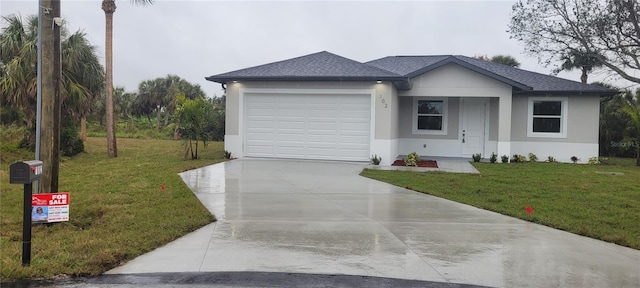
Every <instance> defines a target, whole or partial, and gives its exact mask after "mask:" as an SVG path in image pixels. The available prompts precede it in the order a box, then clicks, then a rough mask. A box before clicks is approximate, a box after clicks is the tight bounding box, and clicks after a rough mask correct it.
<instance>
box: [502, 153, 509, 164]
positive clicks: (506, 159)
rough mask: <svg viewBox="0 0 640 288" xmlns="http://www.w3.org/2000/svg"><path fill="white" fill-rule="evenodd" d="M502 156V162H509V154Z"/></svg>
mask: <svg viewBox="0 0 640 288" xmlns="http://www.w3.org/2000/svg"><path fill="white" fill-rule="evenodd" d="M500 158H502V163H509V156H507V155H502V156H501V157H500Z"/></svg>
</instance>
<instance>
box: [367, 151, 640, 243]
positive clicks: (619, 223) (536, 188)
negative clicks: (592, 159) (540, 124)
mask: <svg viewBox="0 0 640 288" xmlns="http://www.w3.org/2000/svg"><path fill="white" fill-rule="evenodd" d="M607 163H613V164H607V165H575V164H562V163H519V164H489V163H474V164H473V165H474V166H475V167H476V168H477V169H478V170H479V171H480V172H481V174H480V175H477V174H476V175H470V174H454V173H437V172H436V173H433V172H431V173H430V172H424V173H416V172H410V171H381V170H369V169H366V170H364V171H363V172H362V174H361V175H363V176H365V177H369V178H373V179H377V180H380V181H384V182H388V183H391V184H393V185H397V186H400V187H406V188H408V189H411V190H415V191H419V192H423V193H427V194H431V195H434V196H438V197H442V198H445V199H450V200H453V201H456V202H460V203H465V204H469V205H472V206H476V207H479V208H482V209H487V210H491V211H495V212H498V213H501V214H504V215H509V216H513V217H517V218H520V219H524V220H527V221H531V222H535V223H540V224H543V225H546V226H550V227H553V228H558V229H562V230H566V231H569V232H572V233H575V234H580V235H584V236H588V237H592V238H596V239H601V240H604V241H608V242H613V243H616V244H619V245H623V246H627V247H631V248H635V249H640V225H639V224H638V223H640V167H636V166H633V163H634V159H623V160H622V159H610V160H608V161H607ZM597 172H623V173H624V175H618V176H614V175H607V174H600V173H597ZM527 206H531V207H532V208H533V209H534V212H533V213H532V214H531V215H528V214H527V213H526V212H525V208H526V207H527Z"/></svg>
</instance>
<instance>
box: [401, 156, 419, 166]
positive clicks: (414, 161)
mask: <svg viewBox="0 0 640 288" xmlns="http://www.w3.org/2000/svg"><path fill="white" fill-rule="evenodd" d="M418 159H420V155H418V153H416V152H411V153H409V155H407V159H406V160H404V163H405V164H406V165H407V166H413V167H415V166H418Z"/></svg>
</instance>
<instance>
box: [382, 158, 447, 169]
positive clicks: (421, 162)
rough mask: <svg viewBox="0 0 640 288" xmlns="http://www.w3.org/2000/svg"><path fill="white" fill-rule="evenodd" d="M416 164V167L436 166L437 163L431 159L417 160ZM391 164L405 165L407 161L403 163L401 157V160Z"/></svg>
mask: <svg viewBox="0 0 640 288" xmlns="http://www.w3.org/2000/svg"><path fill="white" fill-rule="evenodd" d="M416 164H417V166H418V167H425V168H438V163H437V162H436V161H433V160H418V161H417V162H416ZM391 166H407V163H405V162H404V160H403V159H401V160H396V161H394V162H393V164H391Z"/></svg>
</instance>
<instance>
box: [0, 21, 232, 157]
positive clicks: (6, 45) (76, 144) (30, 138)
mask: <svg viewBox="0 0 640 288" xmlns="http://www.w3.org/2000/svg"><path fill="white" fill-rule="evenodd" d="M2 20H3V21H4V22H5V23H6V24H7V25H6V26H5V28H4V29H3V30H2V33H1V34H0V52H1V53H0V75H1V76H2V77H1V78H0V121H1V122H2V123H3V124H9V123H16V124H19V125H24V126H26V127H28V128H29V130H28V131H29V133H28V135H25V138H24V140H23V143H22V146H24V147H29V148H31V149H33V148H34V145H35V133H36V129H35V127H36V95H37V93H36V92H37V69H38V67H37V63H38V62H37V47H36V45H37V32H38V27H37V25H38V19H37V17H35V16H28V17H26V18H25V19H22V18H21V17H20V16H17V15H9V16H4V17H3V19H2ZM61 38H62V39H61V54H62V55H61V59H62V67H61V68H62V73H61V74H62V81H61V87H60V96H61V101H62V113H61V114H62V124H61V127H62V132H61V141H60V151H61V152H62V154H63V155H65V156H72V155H75V154H77V153H79V152H81V151H83V150H84V146H83V142H82V140H83V139H86V135H87V128H86V127H87V121H94V122H95V123H97V124H98V125H99V126H100V127H102V128H101V129H106V127H107V126H108V125H107V123H108V121H109V120H108V119H107V118H108V117H107V105H106V104H107V103H108V101H107V100H106V91H105V89H104V87H105V86H104V85H105V81H106V79H105V69H104V67H103V66H102V65H101V64H100V62H99V60H98V56H97V54H96V48H95V46H92V45H91V44H90V43H89V41H88V40H87V38H86V34H84V33H83V32H82V31H77V32H75V33H69V32H68V31H66V30H65V29H62V33H61ZM113 91H114V93H113V105H114V116H113V117H114V121H115V122H118V123H121V122H128V123H132V125H139V124H140V119H146V120H147V121H148V123H149V126H153V128H154V129H156V130H165V129H167V128H168V127H170V128H172V131H170V132H168V133H170V134H171V137H173V138H174V139H181V138H184V137H192V139H191V140H196V139H197V140H198V141H221V140H223V139H224V97H214V98H213V99H208V98H206V95H205V93H204V91H203V90H202V88H201V87H200V86H199V85H194V84H192V83H190V82H188V81H187V80H185V79H182V78H180V77H179V76H177V75H167V76H165V77H158V78H156V79H150V80H145V81H142V82H141V83H140V84H139V86H138V91H136V92H127V91H125V89H124V88H123V87H114V89H113ZM193 103H196V104H197V105H196V106H198V107H199V108H198V109H196V110H194V111H191V110H189V109H181V106H185V105H186V106H189V105H191V106H193V105H194V104H193ZM191 106H189V107H191ZM185 111H190V112H189V113H192V116H193V115H195V114H193V113H196V112H197V113H210V114H211V115H207V117H204V118H203V119H194V118H188V117H185V116H184V115H182V114H184V113H185ZM193 117H195V116H193ZM205 120H206V121H207V122H206V123H204V124H203V123H201V122H202V121H205ZM192 121H199V123H200V124H199V125H204V126H205V128H203V129H205V130H206V131H204V130H202V128H199V129H200V130H198V132H194V131H191V130H189V129H195V128H194V127H195V126H194V125H192V123H190V122H192ZM187 140H189V139H187ZM196 151H197V149H194V152H196ZM196 157H197V153H194V155H193V157H192V158H196Z"/></svg>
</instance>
